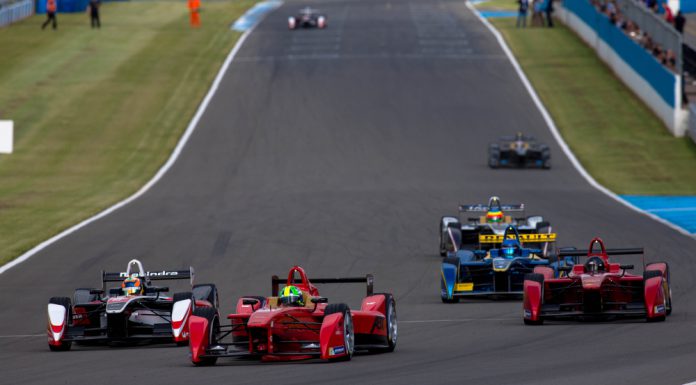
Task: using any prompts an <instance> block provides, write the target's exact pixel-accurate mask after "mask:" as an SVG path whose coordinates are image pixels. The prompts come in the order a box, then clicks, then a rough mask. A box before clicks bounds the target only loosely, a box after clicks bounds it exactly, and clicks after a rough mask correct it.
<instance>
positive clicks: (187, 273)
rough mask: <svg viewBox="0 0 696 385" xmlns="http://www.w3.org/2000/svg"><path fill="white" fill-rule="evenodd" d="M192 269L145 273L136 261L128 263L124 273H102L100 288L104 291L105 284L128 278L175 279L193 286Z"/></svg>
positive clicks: (140, 264) (141, 265)
mask: <svg viewBox="0 0 696 385" xmlns="http://www.w3.org/2000/svg"><path fill="white" fill-rule="evenodd" d="M132 266H136V267H137V268H138V269H137V271H133V270H131V267H132ZM193 276H194V272H193V267H191V266H189V268H188V270H162V271H145V269H143V264H142V263H140V261H138V260H137V259H133V260H131V261H130V262H128V266H127V268H126V271H123V272H116V273H111V272H106V271H102V287H103V289H104V290H106V283H107V282H121V281H123V280H124V279H126V278H128V277H137V278H144V279H145V280H148V281H168V280H175V279H188V280H189V281H190V282H191V285H193Z"/></svg>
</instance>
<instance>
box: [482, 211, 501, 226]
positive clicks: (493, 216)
mask: <svg viewBox="0 0 696 385" xmlns="http://www.w3.org/2000/svg"><path fill="white" fill-rule="evenodd" d="M486 221H487V222H489V223H500V222H502V221H503V212H502V211H501V210H491V211H489V212H488V213H486Z"/></svg>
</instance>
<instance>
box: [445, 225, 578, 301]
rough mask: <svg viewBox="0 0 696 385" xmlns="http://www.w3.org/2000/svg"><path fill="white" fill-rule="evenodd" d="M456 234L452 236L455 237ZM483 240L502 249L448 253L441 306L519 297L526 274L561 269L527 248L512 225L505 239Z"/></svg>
mask: <svg viewBox="0 0 696 385" xmlns="http://www.w3.org/2000/svg"><path fill="white" fill-rule="evenodd" d="M453 230H454V229H450V232H451V233H453V234H456V230H454V231H453ZM534 235H536V234H534ZM539 235H543V236H545V237H546V239H547V242H555V240H556V234H550V233H547V234H539ZM481 237H488V238H489V240H490V241H494V242H496V243H500V244H501V246H500V247H499V248H493V249H490V250H488V251H485V250H474V251H471V250H456V251H455V252H453V253H449V254H448V256H447V257H445V258H444V259H443V260H442V266H441V273H442V274H441V282H440V288H441V293H440V296H441V298H442V302H445V303H456V302H459V299H460V298H463V297H476V296H488V297H510V296H517V297H519V296H521V295H522V291H523V290H522V289H523V287H524V277H525V275H526V274H528V273H531V272H532V271H534V269H535V268H536V267H538V266H548V267H550V268H551V269H552V270H554V271H555V270H556V268H557V267H558V265H559V264H558V262H557V261H556V262H553V263H552V262H551V261H550V260H549V259H548V258H547V257H546V255H545V254H544V250H542V249H534V248H527V247H525V244H524V243H523V241H522V236H521V235H520V234H519V233H518V232H517V229H516V228H515V227H514V226H512V225H509V226H508V227H507V229H506V230H505V233H504V234H503V235H491V236H484V235H482V236H481ZM535 241H536V239H535ZM568 262H569V263H570V262H572V261H568Z"/></svg>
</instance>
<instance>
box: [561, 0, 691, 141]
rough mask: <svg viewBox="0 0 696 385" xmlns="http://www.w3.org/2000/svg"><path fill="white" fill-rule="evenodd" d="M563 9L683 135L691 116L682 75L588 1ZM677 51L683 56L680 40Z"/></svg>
mask: <svg viewBox="0 0 696 385" xmlns="http://www.w3.org/2000/svg"><path fill="white" fill-rule="evenodd" d="M560 8H561V9H560V10H559V16H560V17H561V19H562V20H563V21H564V23H565V24H566V25H567V26H568V27H570V28H571V29H572V30H573V31H575V33H577V34H578V36H580V37H581V38H582V39H583V40H584V41H585V42H586V43H587V44H588V45H590V46H591V47H592V48H593V49H594V50H595V51H596V52H597V55H598V56H599V57H600V58H601V59H602V60H603V61H604V62H605V63H606V64H607V65H608V66H609V67H610V68H611V69H612V70H613V71H614V73H615V74H616V76H617V77H619V78H620V79H621V80H622V81H623V83H624V84H626V85H627V86H628V87H629V88H630V89H631V90H632V91H633V92H634V93H635V94H636V95H638V97H640V98H641V99H642V100H643V101H644V102H645V104H646V105H647V106H648V107H650V109H652V110H653V111H654V112H655V114H656V115H657V116H658V117H659V118H660V119H661V120H662V121H663V122H664V123H665V125H666V126H667V128H668V129H669V131H670V132H671V133H672V134H673V135H676V136H683V135H684V133H685V131H686V125H687V119H686V118H687V117H688V113H687V112H685V111H682V80H681V72H677V73H674V72H672V71H670V70H669V69H667V67H665V66H664V65H662V63H660V62H659V61H658V60H657V59H656V58H655V56H653V54H652V53H651V52H648V51H647V50H646V49H645V48H643V47H642V46H640V45H639V44H638V43H637V42H636V41H634V40H632V39H631V37H629V36H628V35H626V34H625V33H624V32H623V31H622V30H621V29H620V28H618V27H616V25H614V24H613V23H610V21H609V17H607V16H606V15H604V14H603V13H601V12H599V11H598V10H597V9H596V8H595V7H594V6H593V5H592V4H591V3H590V1H589V0H564V1H563V6H562V7H560ZM640 27H641V28H643V27H642V26H640ZM678 48H679V49H678V51H679V52H680V53H681V41H680V43H679V46H678ZM679 61H680V62H681V60H679ZM679 66H680V68H681V64H679Z"/></svg>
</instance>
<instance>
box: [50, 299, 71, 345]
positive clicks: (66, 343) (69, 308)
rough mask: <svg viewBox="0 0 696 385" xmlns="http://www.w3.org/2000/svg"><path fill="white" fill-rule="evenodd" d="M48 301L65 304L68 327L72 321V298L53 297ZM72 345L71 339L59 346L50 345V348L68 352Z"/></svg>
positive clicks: (66, 325) (66, 324)
mask: <svg viewBox="0 0 696 385" xmlns="http://www.w3.org/2000/svg"><path fill="white" fill-rule="evenodd" d="M48 303H52V304H56V305H60V306H63V307H64V308H65V309H67V311H66V312H65V327H66V328H67V327H68V326H69V325H70V321H72V303H71V302H70V298H68V297H52V298H51V299H49V300H48ZM71 347H72V342H70V341H63V342H61V344H60V345H58V346H54V345H48V348H49V349H50V350H51V351H52V352H67V351H68V350H70V348H71Z"/></svg>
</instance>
